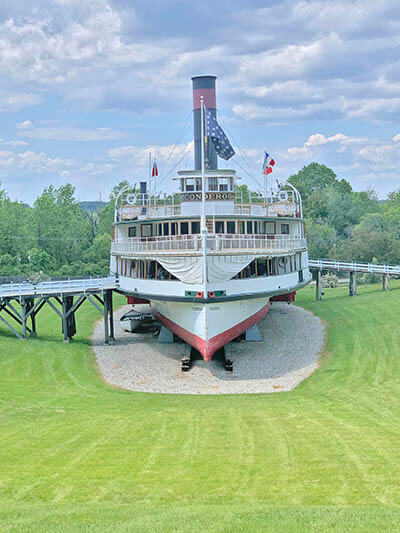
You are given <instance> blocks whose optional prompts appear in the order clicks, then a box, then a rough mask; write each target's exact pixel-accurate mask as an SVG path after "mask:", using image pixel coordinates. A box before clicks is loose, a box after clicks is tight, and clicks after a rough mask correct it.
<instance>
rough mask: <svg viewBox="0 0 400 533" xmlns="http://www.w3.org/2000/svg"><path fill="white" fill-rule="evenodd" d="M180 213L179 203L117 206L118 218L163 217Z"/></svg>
mask: <svg viewBox="0 0 400 533" xmlns="http://www.w3.org/2000/svg"><path fill="white" fill-rule="evenodd" d="M180 214H181V206H180V205H146V206H141V205H123V206H121V207H119V208H118V219H119V220H133V219H134V218H139V217H146V218H164V217H175V216H179V215H180Z"/></svg>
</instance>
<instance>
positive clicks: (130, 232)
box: [128, 226, 136, 237]
mask: <svg viewBox="0 0 400 533" xmlns="http://www.w3.org/2000/svg"><path fill="white" fill-rule="evenodd" d="M128 236H129V237H136V226H131V227H130V228H128Z"/></svg>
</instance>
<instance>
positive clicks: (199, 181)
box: [196, 178, 201, 191]
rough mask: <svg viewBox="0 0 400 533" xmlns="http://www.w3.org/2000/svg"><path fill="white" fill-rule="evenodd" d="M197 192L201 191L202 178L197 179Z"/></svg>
mask: <svg viewBox="0 0 400 533" xmlns="http://www.w3.org/2000/svg"><path fill="white" fill-rule="evenodd" d="M196 191H201V178H196Z"/></svg>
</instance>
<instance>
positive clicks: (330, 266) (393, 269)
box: [309, 259, 400, 275]
mask: <svg viewBox="0 0 400 533" xmlns="http://www.w3.org/2000/svg"><path fill="white" fill-rule="evenodd" d="M309 266H310V268H318V269H320V270H336V271H342V272H368V273H370V274H389V275H399V274H400V266H391V265H375V264H374V263H350V262H346V261H328V260H326V259H310V261H309Z"/></svg>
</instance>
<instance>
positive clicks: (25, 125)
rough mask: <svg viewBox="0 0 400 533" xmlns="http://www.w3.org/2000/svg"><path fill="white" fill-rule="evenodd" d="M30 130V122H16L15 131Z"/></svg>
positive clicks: (31, 123)
mask: <svg viewBox="0 0 400 533" xmlns="http://www.w3.org/2000/svg"><path fill="white" fill-rule="evenodd" d="M31 128H33V122H32V121H31V120H24V121H23V122H17V129H19V130H30V129H31Z"/></svg>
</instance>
